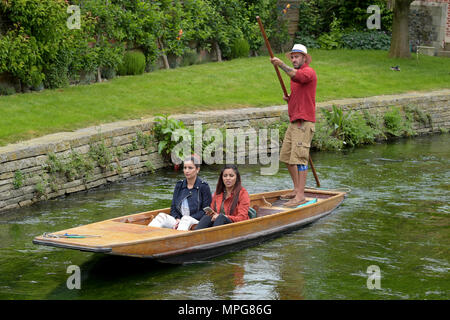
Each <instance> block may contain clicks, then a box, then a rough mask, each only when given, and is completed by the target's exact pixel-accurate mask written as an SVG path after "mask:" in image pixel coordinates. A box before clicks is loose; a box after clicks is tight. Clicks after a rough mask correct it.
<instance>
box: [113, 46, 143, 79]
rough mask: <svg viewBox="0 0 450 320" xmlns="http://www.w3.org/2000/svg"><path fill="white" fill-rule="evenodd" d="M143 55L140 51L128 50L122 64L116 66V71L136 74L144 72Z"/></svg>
mask: <svg viewBox="0 0 450 320" xmlns="http://www.w3.org/2000/svg"><path fill="white" fill-rule="evenodd" d="M144 70H145V56H144V54H143V53H142V52H140V51H129V52H127V53H125V56H124V58H123V63H122V65H120V66H119V68H118V73H119V74H120V75H121V76H124V75H137V74H142V73H144Z"/></svg>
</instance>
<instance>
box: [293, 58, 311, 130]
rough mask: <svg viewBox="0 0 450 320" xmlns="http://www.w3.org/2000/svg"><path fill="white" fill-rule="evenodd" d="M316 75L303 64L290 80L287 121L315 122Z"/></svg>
mask: <svg viewBox="0 0 450 320" xmlns="http://www.w3.org/2000/svg"><path fill="white" fill-rule="evenodd" d="M316 87H317V75H316V72H315V71H314V69H313V68H311V67H310V66H309V65H308V64H306V63H305V64H303V65H302V66H301V67H300V69H298V70H297V73H296V74H295V76H294V77H292V78H291V95H290V98H289V102H288V113H289V120H290V121H291V122H293V121H295V120H299V119H303V120H306V121H311V122H316Z"/></svg>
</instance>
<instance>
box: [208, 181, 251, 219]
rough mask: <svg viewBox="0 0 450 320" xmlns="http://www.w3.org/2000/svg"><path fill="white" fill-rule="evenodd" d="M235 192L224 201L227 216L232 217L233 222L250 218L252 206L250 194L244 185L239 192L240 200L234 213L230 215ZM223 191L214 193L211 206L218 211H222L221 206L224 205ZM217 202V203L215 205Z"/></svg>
mask: <svg viewBox="0 0 450 320" xmlns="http://www.w3.org/2000/svg"><path fill="white" fill-rule="evenodd" d="M233 196H234V192H233V193H232V194H231V197H229V198H228V199H225V202H224V203H223V209H224V210H225V217H227V218H228V219H230V220H231V221H232V222H238V221H243V220H248V209H249V208H250V196H249V194H248V192H247V190H245V188H244V187H242V189H241V192H239V201H238V203H237V206H236V208H235V209H234V212H233V214H232V215H230V209H231V204H232V203H233ZM222 199H223V192H222V193H220V194H215V193H214V195H213V198H212V201H211V208H213V209H214V210H215V211H216V212H217V213H219V212H220V206H221V205H222ZM214 204H215V205H214Z"/></svg>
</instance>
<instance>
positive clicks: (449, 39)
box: [421, 0, 450, 42]
mask: <svg viewBox="0 0 450 320" xmlns="http://www.w3.org/2000/svg"><path fill="white" fill-rule="evenodd" d="M421 2H437V3H447V26H446V33H445V34H446V42H450V0H422V1H421Z"/></svg>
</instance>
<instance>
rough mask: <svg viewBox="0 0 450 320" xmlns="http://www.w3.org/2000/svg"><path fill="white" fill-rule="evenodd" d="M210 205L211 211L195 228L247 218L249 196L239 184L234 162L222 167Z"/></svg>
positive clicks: (239, 179) (239, 177)
mask: <svg viewBox="0 0 450 320" xmlns="http://www.w3.org/2000/svg"><path fill="white" fill-rule="evenodd" d="M210 207H211V208H212V210H213V211H212V212H210V213H207V214H206V215H204V216H203V217H202V218H201V220H200V222H199V223H198V225H197V227H196V228H195V230H199V229H204V228H208V227H216V226H220V225H222V224H227V223H232V222H238V221H243V220H247V219H248V209H249V207H250V196H249V195H248V192H247V190H245V188H244V187H243V186H242V185H241V175H240V174H239V171H238V168H237V167H236V166H235V165H234V164H230V165H226V166H225V167H224V168H223V169H222V171H221V173H220V176H219V181H218V182H217V187H216V192H215V193H214V195H213V198H212V201H211V206H210Z"/></svg>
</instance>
